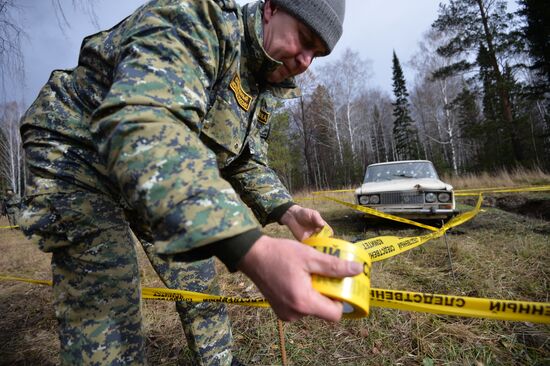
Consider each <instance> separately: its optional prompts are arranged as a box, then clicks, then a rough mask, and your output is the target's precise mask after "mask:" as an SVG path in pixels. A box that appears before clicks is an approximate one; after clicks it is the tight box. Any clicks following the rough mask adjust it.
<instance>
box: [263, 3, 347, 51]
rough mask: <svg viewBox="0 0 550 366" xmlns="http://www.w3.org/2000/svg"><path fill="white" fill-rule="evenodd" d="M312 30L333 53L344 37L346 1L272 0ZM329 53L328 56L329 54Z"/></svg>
mask: <svg viewBox="0 0 550 366" xmlns="http://www.w3.org/2000/svg"><path fill="white" fill-rule="evenodd" d="M271 2H272V3H273V4H274V5H277V6H280V7H281V8H283V9H284V10H285V11H286V12H287V13H289V14H290V15H292V16H294V17H296V18H297V19H298V20H300V21H302V22H303V23H304V24H305V25H307V26H308V27H309V28H311V29H312V30H313V31H314V32H315V33H316V34H317V35H318V36H319V37H320V38H321V39H322V40H323V41H324V42H325V44H326V45H327V47H328V53H331V52H332V50H333V49H334V46H336V42H338V40H339V39H340V36H341V35H342V25H343V23H344V13H345V10H346V3H345V0H271ZM328 53H327V54H328Z"/></svg>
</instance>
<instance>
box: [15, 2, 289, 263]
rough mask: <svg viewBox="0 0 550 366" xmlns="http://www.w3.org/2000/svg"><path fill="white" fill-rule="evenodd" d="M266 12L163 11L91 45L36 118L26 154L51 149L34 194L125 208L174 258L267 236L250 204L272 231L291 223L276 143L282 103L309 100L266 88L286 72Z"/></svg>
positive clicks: (221, 6)
mask: <svg viewBox="0 0 550 366" xmlns="http://www.w3.org/2000/svg"><path fill="white" fill-rule="evenodd" d="M261 6H262V4H261V3H255V4H250V5H247V6H245V7H244V8H242V9H241V8H240V7H238V6H237V5H236V4H235V2H234V1H233V0H156V1H152V2H150V3H148V4H146V5H144V6H142V7H141V8H139V9H138V10H137V11H136V12H134V13H133V14H132V15H131V16H130V17H128V18H126V19H125V20H123V21H122V22H121V23H119V24H118V25H116V26H115V27H113V28H112V29H110V30H108V31H104V32H100V33H98V34H95V35H92V36H89V37H87V38H85V39H84V41H83V43H82V46H81V51H80V56H79V62H78V66H77V67H76V68H74V69H72V70H56V71H54V72H52V75H51V76H50V79H49V81H48V83H47V84H46V86H45V87H44V88H43V89H42V91H41V92H40V95H39V96H38V98H37V100H36V101H35V102H34V103H33V105H32V106H31V107H30V109H29V110H28V111H27V113H26V114H25V116H24V118H23V121H22V127H21V133H22V136H23V141H24V145H34V146H38V145H40V146H48V148H47V149H42V150H40V149H38V150H37V149H31V154H35V155H36V156H31V159H29V160H30V161H32V163H31V166H30V169H31V170H34V171H40V172H41V174H35V177H34V178H33V181H32V182H31V184H30V185H29V187H28V194H29V195H33V194H45V193H52V192H70V191H73V190H82V189H87V190H91V191H100V192H105V193H108V194H110V195H112V196H115V197H116V196H122V197H123V199H124V200H125V201H126V203H127V204H128V205H129V206H130V207H132V208H133V209H135V210H136V211H137V212H138V213H139V215H140V217H141V218H142V219H143V220H144V222H146V223H147V224H148V225H149V227H150V229H151V231H152V232H153V233H154V239H155V240H156V246H157V250H158V251H159V252H160V253H163V254H176V253H182V252H186V251H189V250H191V249H196V248H199V247H201V246H204V245H206V244H210V243H214V242H218V241H220V240H224V239H227V238H231V237H235V236H236V235H237V236H238V235H240V234H243V233H245V232H249V231H250V230H256V231H257V230H258V224H257V221H255V220H254V217H253V216H252V215H251V213H250V211H249V210H248V209H247V208H246V207H245V205H243V204H242V201H244V202H245V203H246V204H247V205H248V206H249V207H250V208H251V209H252V211H253V212H254V214H255V216H256V217H257V219H258V220H259V221H260V222H261V223H262V224H266V223H268V222H269V221H270V220H273V218H276V217H277V216H278V215H280V214H281V213H282V212H284V208H285V207H288V205H289V204H290V202H291V197H290V195H289V194H288V192H287V190H286V189H285V188H284V186H283V185H282V184H281V182H280V181H279V179H278V178H277V176H276V174H275V173H274V172H273V171H272V170H271V169H270V168H269V167H268V166H267V141H266V140H267V137H268V135H269V129H270V126H269V123H270V121H269V120H270V116H271V114H272V113H273V108H274V107H275V103H276V100H277V98H285V97H295V96H296V95H297V92H298V91H297V90H296V89H293V88H294V85H293V83H291V82H290V81H289V82H288V83H285V85H277V86H274V85H269V84H266V83H265V82H263V78H262V75H265V72H266V71H268V70H271V69H273V68H275V67H276V66H277V65H278V62H276V61H274V60H273V59H270V58H269V56H268V55H267V54H266V52H265V50H263V48H262V46H261V44H262V24H261ZM33 165H34V166H33ZM235 190H236V191H237V193H238V195H237V194H236V192H235ZM241 199H242V201H241ZM281 208H282V209H281ZM277 211H279V212H277ZM258 235H259V234H258ZM254 240H255V239H254ZM250 245H251V244H250Z"/></svg>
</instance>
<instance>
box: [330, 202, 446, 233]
mask: <svg viewBox="0 0 550 366" xmlns="http://www.w3.org/2000/svg"><path fill="white" fill-rule="evenodd" d="M321 198H322V199H326V200H331V201H334V202H337V203H339V204H341V205H344V206H348V207H351V208H353V209H354V210H357V211H361V212H364V213H366V214H369V215H372V216H378V217H383V218H385V219H389V220H393V221H399V222H403V223H405V224H409V225H414V226H418V227H421V228H424V229H428V230H430V231H438V230H439V229H438V228H436V227H433V226H430V225H425V224H421V223H420V222H416V221H412V220H409V219H405V218H403V217H399V216H394V215H390V214H387V213H384V212H380V211H378V210H375V209H373V208H369V207H365V206H361V205H356V204H354V203H350V202H346V201H342V200H339V199H336V198H332V197H327V196H321Z"/></svg>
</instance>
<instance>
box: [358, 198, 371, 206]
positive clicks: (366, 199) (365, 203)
mask: <svg viewBox="0 0 550 366" xmlns="http://www.w3.org/2000/svg"><path fill="white" fill-rule="evenodd" d="M359 203H360V204H362V205H368V204H369V196H359Z"/></svg>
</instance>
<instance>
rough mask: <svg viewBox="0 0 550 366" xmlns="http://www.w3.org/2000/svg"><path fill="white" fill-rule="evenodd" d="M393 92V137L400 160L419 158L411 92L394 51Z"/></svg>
mask: <svg viewBox="0 0 550 366" xmlns="http://www.w3.org/2000/svg"><path fill="white" fill-rule="evenodd" d="M393 94H394V96H395V101H394V102H393V103H392V105H393V116H394V117H395V119H394V122H393V138H394V140H395V149H396V152H397V158H398V159H400V160H409V159H418V158H419V155H420V154H419V150H420V149H419V146H418V144H419V142H418V134H417V131H416V129H415V128H414V125H413V120H412V118H411V114H410V112H409V99H408V98H409V93H408V92H407V86H406V85H405V76H404V75H403V69H402V68H401V64H400V63H399V59H398V58H397V55H396V54H395V51H394V52H393Z"/></svg>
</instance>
